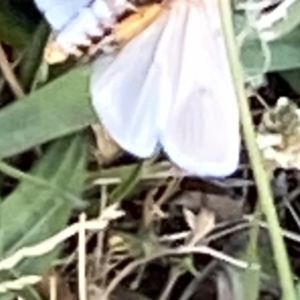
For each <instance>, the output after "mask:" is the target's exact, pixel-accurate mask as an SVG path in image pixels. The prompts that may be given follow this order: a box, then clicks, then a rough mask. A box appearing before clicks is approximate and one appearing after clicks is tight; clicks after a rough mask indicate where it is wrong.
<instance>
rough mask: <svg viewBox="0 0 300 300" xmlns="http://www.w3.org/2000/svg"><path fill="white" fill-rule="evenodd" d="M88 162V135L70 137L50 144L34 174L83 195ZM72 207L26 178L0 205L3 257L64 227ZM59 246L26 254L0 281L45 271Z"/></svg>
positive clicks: (52, 192)
mask: <svg viewBox="0 0 300 300" xmlns="http://www.w3.org/2000/svg"><path fill="white" fill-rule="evenodd" d="M85 163H86V142H85V139H83V138H82V136H75V137H74V136H73V137H68V138H65V139H61V140H59V141H58V142H56V143H55V144H54V145H53V146H52V147H51V148H50V150H49V151H48V152H47V153H46V155H45V156H44V157H43V158H42V159H41V160H40V162H39V163H38V164H37V165H36V166H35V167H34V168H33V170H32V175H33V176H36V177H39V178H43V179H45V180H48V181H49V183H50V184H55V185H57V187H59V188H60V189H64V190H66V191H68V192H71V193H73V194H74V195H77V196H80V194H81V192H82V190H83V183H84V174H85V172H84V171H85ZM71 209H72V203H71V202H70V201H67V200H66V199H65V198H64V197H62V196H61V195H58V194H57V193H56V192H55V191H53V189H51V188H46V187H44V188H41V187H40V186H39V185H35V184H34V183H32V181H27V180H23V181H22V182H21V183H20V185H19V186H18V188H17V189H16V190H15V191H14V192H13V193H12V194H11V195H9V196H8V197H7V198H6V199H4V202H3V203H1V205H0V213H1V219H0V220H1V240H0V246H1V249H2V251H3V257H9V256H10V255H12V254H13V253H15V251H17V250H18V249H20V248H22V247H24V246H30V245H34V244H36V243H38V242H41V241H43V240H45V239H46V238H48V237H50V236H52V235H53V234H55V233H57V232H58V231H60V230H61V229H63V228H64V226H65V225H66V223H67V221H68V219H69V218H70V214H71ZM57 250H58V249H56V250H55V251H52V252H50V253H49V254H47V255H43V256H40V257H34V258H30V259H28V258H26V259H24V260H23V261H22V262H21V263H19V264H18V265H17V266H16V267H15V268H14V269H13V270H9V271H6V272H3V271H2V272H0V281H1V280H4V279H5V280H8V279H13V278H14V277H18V276H21V275H33V274H42V273H43V272H45V271H46V269H47V268H48V267H49V265H50V263H51V262H53V259H54V258H55V257H56V255H57V253H58V252H57ZM30 298H32V297H30ZM0 299H1V297H0Z"/></svg>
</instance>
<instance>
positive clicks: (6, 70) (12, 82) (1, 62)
mask: <svg viewBox="0 0 300 300" xmlns="http://www.w3.org/2000/svg"><path fill="white" fill-rule="evenodd" d="M0 69H1V71H2V73H3V76H4V78H5V79H6V81H7V83H8V84H9V86H10V88H11V90H12V92H13V93H14V94H15V96H16V97H17V98H21V97H24V95H25V93H24V91H23V89H22V87H21V85H20V83H19V82H18V80H17V78H16V76H15V74H14V72H13V71H12V68H11V66H10V64H9V62H8V61H7V58H6V55H5V52H4V50H3V48H2V46H1V43H0Z"/></svg>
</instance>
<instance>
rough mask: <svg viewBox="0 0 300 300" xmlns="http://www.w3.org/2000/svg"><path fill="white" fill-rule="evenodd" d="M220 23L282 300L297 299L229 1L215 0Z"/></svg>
mask: <svg viewBox="0 0 300 300" xmlns="http://www.w3.org/2000/svg"><path fill="white" fill-rule="evenodd" d="M218 1H219V8H220V12H221V18H222V23H223V32H224V35H225V40H226V46H227V51H228V58H229V62H230V65H231V71H232V75H233V78H234V82H235V89H236V94H237V97H238V105H239V110H240V116H241V123H242V127H243V133H244V137H245V141H246V145H247V149H248V152H249V156H250V160H251V165H252V168H253V172H254V176H255V180H256V184H257V189H258V193H259V197H260V204H261V207H262V211H263V213H264V214H265V216H266V219H267V222H268V225H269V231H270V236H271V241H272V246H273V253H274V258H275V262H276V265H277V270H278V274H279V278H280V281H281V285H282V289H283V296H284V299H285V300H296V299H297V298H296V295H295V289H294V284H293V278H292V273H291V268H290V263H289V259H288V255H287V252H286V248H285V244H284V240H283V237H282V234H281V228H280V225H279V220H278V217H277V213H276V209H275V205H274V202H273V197H272V192H271V189H270V181H269V177H268V174H267V172H266V170H265V169H264V166H263V161H262V157H261V154H260V152H259V150H258V147H257V144H256V137H255V133H254V126H253V122H252V117H251V113H250V108H249V104H248V99H247V96H246V93H245V88H244V74H243V71H242V67H241V64H240V61H239V52H238V49H237V46H236V41H235V33H234V27H233V21H232V20H233V17H232V10H231V1H230V0H218Z"/></svg>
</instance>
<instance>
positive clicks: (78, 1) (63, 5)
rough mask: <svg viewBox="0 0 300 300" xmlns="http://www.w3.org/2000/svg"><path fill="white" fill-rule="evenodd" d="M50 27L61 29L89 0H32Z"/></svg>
mask: <svg viewBox="0 0 300 300" xmlns="http://www.w3.org/2000/svg"><path fill="white" fill-rule="evenodd" d="M34 1H35V4H36V6H37V7H38V9H39V10H40V11H41V12H42V13H43V14H44V16H45V18H46V19H47V21H48V22H49V23H50V25H51V27H52V28H53V29H54V30H56V31H60V30H62V29H63V28H64V27H65V26H66V25H67V24H68V23H69V22H70V21H71V20H72V19H73V18H75V17H76V15H77V14H79V12H80V11H81V9H82V8H83V7H86V6H88V5H89V4H90V2H91V0H34Z"/></svg>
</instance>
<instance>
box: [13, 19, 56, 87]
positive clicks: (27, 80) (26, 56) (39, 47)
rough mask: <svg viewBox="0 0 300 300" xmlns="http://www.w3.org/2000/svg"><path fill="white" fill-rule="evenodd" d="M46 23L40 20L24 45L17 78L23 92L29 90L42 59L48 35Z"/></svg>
mask: <svg viewBox="0 0 300 300" xmlns="http://www.w3.org/2000/svg"><path fill="white" fill-rule="evenodd" d="M49 29H50V28H49V26H48V24H46V23H44V22H42V23H41V24H40V25H39V26H38V28H37V29H36V31H35V33H34V35H33V37H32V40H31V43H30V44H29V45H28V46H27V47H26V49H25V51H24V53H23V57H22V62H21V66H20V71H19V73H20V75H19V80H20V82H21V85H22V87H23V89H24V91H25V92H29V91H30V90H31V85H32V83H33V81H34V78H35V76H36V73H37V70H38V69H39V67H40V65H41V61H42V59H43V54H44V48H45V45H46V43H47V40H48V36H49V32H50V30H49Z"/></svg>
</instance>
